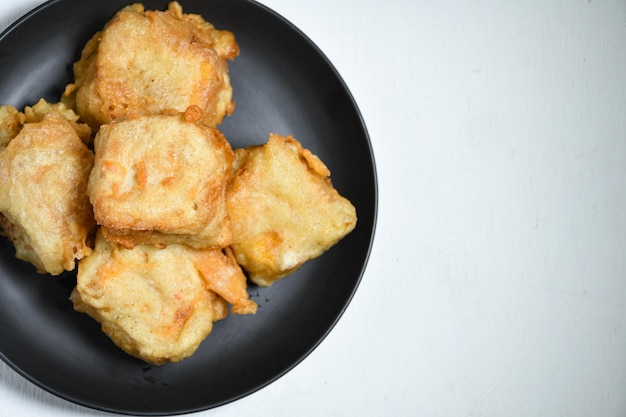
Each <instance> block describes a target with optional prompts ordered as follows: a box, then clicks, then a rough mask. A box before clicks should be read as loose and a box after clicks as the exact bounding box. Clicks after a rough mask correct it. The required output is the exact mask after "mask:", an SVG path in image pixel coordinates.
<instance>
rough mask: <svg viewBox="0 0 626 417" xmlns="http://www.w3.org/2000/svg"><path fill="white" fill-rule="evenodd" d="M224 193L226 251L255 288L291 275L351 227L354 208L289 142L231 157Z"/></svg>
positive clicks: (281, 139)
mask: <svg viewBox="0 0 626 417" xmlns="http://www.w3.org/2000/svg"><path fill="white" fill-rule="evenodd" d="M233 165H234V174H233V178H232V180H231V183H230V186H229V188H228V192H227V199H226V201H227V206H228V213H229V215H230V218H231V225H232V233H233V243H232V249H233V252H234V254H235V258H236V259H237V262H238V263H239V264H240V265H241V266H242V267H243V268H244V269H245V270H246V271H247V272H248V274H249V277H250V279H251V280H252V281H253V282H254V283H256V284H257V285H261V286H269V285H271V284H272V283H273V282H275V281H276V280H278V279H280V278H283V277H285V276H286V275H288V274H290V273H292V272H294V271H295V270H296V269H298V268H299V267H300V266H301V265H302V264H303V263H304V262H306V261H307V260H310V259H313V258H315V257H317V256H319V255H321V254H322V253H323V252H324V251H326V250H328V249H329V248H330V247H331V246H333V245H334V244H335V243H337V242H338V241H339V240H340V239H342V238H343V237H344V236H345V235H347V234H348V233H350V232H351V231H352V230H353V229H354V227H355V226H356V221H357V218H356V210H355V208H354V206H353V205H352V204H351V203H350V202H349V201H348V200H347V199H346V198H344V197H342V196H341V195H339V193H338V192H337V191H336V190H335V189H334V188H333V186H332V184H331V182H330V178H329V176H330V171H329V170H328V168H327V167H326V166H325V165H324V164H323V163H322V161H321V160H320V159H319V158H318V157H317V156H315V155H313V154H312V153H311V152H310V151H308V150H306V149H304V148H303V147H302V146H301V144H300V143H299V142H298V141H297V140H295V139H294V138H293V137H291V136H287V137H285V136H280V135H275V134H272V135H270V137H269V140H268V142H267V143H266V144H265V145H263V146H254V147H249V148H246V149H237V150H236V151H235V162H234V164H233Z"/></svg>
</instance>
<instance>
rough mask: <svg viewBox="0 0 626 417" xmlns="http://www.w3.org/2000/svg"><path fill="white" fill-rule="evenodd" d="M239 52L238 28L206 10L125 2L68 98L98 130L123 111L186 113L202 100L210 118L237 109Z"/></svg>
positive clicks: (85, 54)
mask: <svg viewBox="0 0 626 417" xmlns="http://www.w3.org/2000/svg"><path fill="white" fill-rule="evenodd" d="M237 55H239V46H238V45H237V42H236V40H235V37H234V35H233V34H232V33H231V32H229V31H225V30H217V29H216V28H215V27H214V26H213V25H211V24H210V23H208V22H206V21H205V20H204V19H203V18H202V17H201V16H199V15H194V14H184V13H183V12H182V8H181V6H180V4H178V3H177V2H171V3H170V4H169V6H168V9H167V11H146V10H145V9H144V6H143V5H141V4H139V3H137V4H133V5H131V6H127V7H125V8H123V9H121V10H120V11H119V12H118V13H117V14H116V15H115V16H114V17H113V18H112V19H111V20H110V21H109V22H108V23H107V24H106V25H105V27H104V29H103V30H102V31H100V32H98V33H96V34H95V35H94V36H93V38H92V39H91V40H89V41H88V42H87V44H86V45H85V47H84V49H83V51H82V54H81V58H80V60H79V61H77V62H76V63H75V64H74V77H75V80H74V83H73V84H70V85H68V86H67V87H66V91H65V93H64V95H63V99H62V100H63V101H64V102H65V103H67V104H68V105H70V106H75V108H76V112H77V113H78V114H79V115H80V116H81V117H82V119H83V120H84V121H86V122H87V123H88V124H89V125H90V126H91V127H92V128H93V129H94V130H96V129H97V128H98V127H99V126H100V125H101V124H105V123H110V122H111V121H113V120H116V119H118V118H126V117H134V116H139V115H147V114H161V113H164V112H171V111H178V112H182V111H184V110H185V109H186V108H187V107H189V106H192V105H195V106H198V107H200V108H201V109H202V111H203V112H204V113H203V114H204V117H203V118H204V122H205V124H207V125H217V124H219V123H220V122H221V121H222V118H223V117H224V116H225V115H229V114H231V113H232V112H233V110H234V107H235V103H234V102H233V101H232V87H231V84H230V78H229V75H228V64H227V61H226V60H227V59H229V60H232V59H234V58H235V57H236V56H237Z"/></svg>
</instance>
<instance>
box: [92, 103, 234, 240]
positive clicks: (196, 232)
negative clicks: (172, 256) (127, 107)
mask: <svg viewBox="0 0 626 417" xmlns="http://www.w3.org/2000/svg"><path fill="white" fill-rule="evenodd" d="M199 114H201V111H200V110H199V109H197V108H190V109H189V111H188V112H185V113H183V114H180V115H159V116H141V117H137V118H134V119H128V120H122V121H119V122H114V123H111V124H108V125H103V126H102V127H101V128H100V130H99V131H98V133H97V135H96V137H95V139H94V147H95V163H94V168H93V171H92V172H91V175H90V177H89V186H88V189H87V193H88V195H89V198H90V201H91V203H92V205H93V209H94V216H95V219H96V221H97V223H98V224H99V225H101V226H102V227H103V229H104V234H105V236H106V237H107V238H108V239H110V240H113V241H115V242H117V243H120V244H123V245H125V246H126V247H129V248H131V247H133V246H134V245H137V244H154V245H167V244H171V243H183V244H187V245H189V246H192V247H195V248H208V247H219V248H222V247H227V246H228V245H229V244H230V242H231V240H232V235H231V229H230V221H229V217H228V215H227V212H226V201H225V193H226V187H227V185H228V181H229V179H230V175H231V171H232V169H231V167H232V161H233V151H232V148H231V147H230V144H229V143H228V141H227V140H226V138H225V137H224V135H222V134H221V133H220V132H219V131H218V130H217V129H216V128H214V127H207V126H204V125H203V124H201V123H196V122H194V121H193V120H197V118H198V116H199ZM190 120H191V121H190Z"/></svg>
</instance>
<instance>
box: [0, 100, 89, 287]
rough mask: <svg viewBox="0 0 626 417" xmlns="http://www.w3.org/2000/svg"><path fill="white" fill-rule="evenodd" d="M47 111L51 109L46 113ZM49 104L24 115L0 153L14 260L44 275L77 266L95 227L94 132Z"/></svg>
mask: <svg viewBox="0 0 626 417" xmlns="http://www.w3.org/2000/svg"><path fill="white" fill-rule="evenodd" d="M44 108H46V109H47V110H44ZM59 108H60V107H55V106H53V105H49V104H48V103H45V102H43V101H42V102H40V103H38V106H33V107H32V108H31V107H27V108H26V110H25V114H21V116H20V120H21V121H22V122H23V123H22V122H20V127H19V133H17V135H16V136H15V137H14V138H11V140H10V142H9V143H8V145H7V146H6V147H5V148H4V149H3V150H2V151H1V152H0V212H1V213H2V216H1V217H0V223H1V225H2V228H3V230H4V233H5V234H6V235H7V236H8V237H9V238H10V239H11V240H12V242H13V244H14V246H15V249H16V257H17V258H19V259H22V260H24V261H28V262H30V263H32V264H33V265H34V266H35V267H36V268H37V271H38V272H40V273H50V274H52V275H58V274H60V273H62V272H63V271H70V270H73V269H74V268H75V261H76V260H77V259H81V258H82V257H84V256H86V255H88V254H89V253H90V252H91V248H90V246H89V241H90V234H91V232H92V230H93V229H94V227H95V221H94V219H93V212H92V210H91V205H90V204H89V200H88V198H87V194H86V190H87V178H88V177H89V173H90V171H91V168H92V166H93V158H94V157H93V153H92V152H91V151H90V150H89V149H88V147H87V146H86V144H85V141H87V140H88V135H87V137H81V136H80V135H84V134H87V133H88V132H89V131H90V129H89V128H88V127H87V128H86V129H85V126H79V125H78V124H76V123H75V122H73V121H70V120H68V119H67V118H66V117H65V116H64V114H63V113H61V112H59V111H58V110H59Z"/></svg>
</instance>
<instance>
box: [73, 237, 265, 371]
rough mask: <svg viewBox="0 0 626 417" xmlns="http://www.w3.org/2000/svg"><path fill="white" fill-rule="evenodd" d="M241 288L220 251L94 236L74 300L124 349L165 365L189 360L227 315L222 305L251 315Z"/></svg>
mask: <svg viewBox="0 0 626 417" xmlns="http://www.w3.org/2000/svg"><path fill="white" fill-rule="evenodd" d="M197 264H200V265H201V268H200V269H198V268H197V266H196V265H197ZM245 283H246V278H245V276H244V275H243V272H242V271H241V269H239V268H238V267H237V265H236V264H235V265H234V266H233V261H232V260H230V259H229V258H228V257H227V256H226V255H224V254H223V253H222V251H221V250H205V251H198V250H193V249H190V248H188V247H186V246H183V245H169V246H167V248H163V249H159V248H157V247H155V246H152V245H139V246H136V247H135V248H133V249H125V248H124V247H122V246H120V245H117V244H115V243H112V242H109V241H107V240H106V239H104V237H103V235H102V233H100V232H98V234H97V237H96V247H95V250H94V252H93V254H92V255H90V256H89V257H87V258H84V259H83V260H81V262H80V263H79V266H78V277H77V285H76V288H75V289H74V291H73V292H72V295H71V299H72V302H73V304H74V308H75V309H76V310H77V311H79V312H83V313H86V314H88V315H89V316H91V317H92V318H94V319H95V320H96V321H98V322H99V323H100V324H101V326H102V330H103V331H104V333H105V334H107V335H108V336H109V337H110V338H111V339H112V340H113V342H114V343H115V344H117V345H118V346H119V347H120V348H122V349H123V350H124V351H126V352H127V353H129V354H131V355H133V356H135V357H138V358H140V359H142V360H144V361H146V362H149V363H153V364H162V363H165V362H176V361H180V360H182V359H184V358H186V357H188V356H190V355H192V354H193V353H194V352H195V351H196V349H197V348H198V346H199V345H200V343H201V342H202V341H203V340H204V339H205V338H206V337H207V336H208V335H209V334H210V333H211V331H212V328H213V322H215V321H217V320H220V319H223V318H225V317H226V316H227V314H228V305H227V301H228V302H231V303H233V309H232V310H233V313H254V312H256V303H254V302H253V301H251V300H249V299H248V294H247V292H246V287H245Z"/></svg>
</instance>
